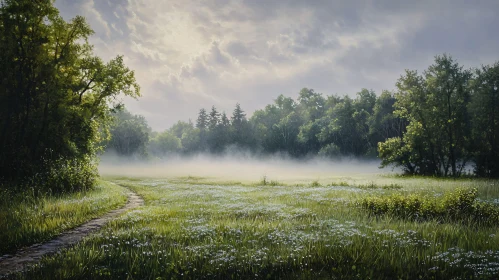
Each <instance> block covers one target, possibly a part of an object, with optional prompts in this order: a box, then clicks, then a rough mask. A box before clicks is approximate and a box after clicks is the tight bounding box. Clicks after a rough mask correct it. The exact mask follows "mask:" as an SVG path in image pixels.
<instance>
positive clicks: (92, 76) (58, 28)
mask: <svg viewBox="0 0 499 280" xmlns="http://www.w3.org/2000/svg"><path fill="white" fill-rule="evenodd" d="M2 3H3V4H2V6H1V7H0V51H1V52H2V56H1V57H0V71H1V76H2V79H0V100H1V102H0V145H1V147H2V149H1V151H0V178H1V179H2V180H3V181H4V182H6V181H19V182H20V181H29V180H31V179H32V178H34V176H37V178H38V179H37V184H36V185H37V186H44V185H46V186H47V185H50V184H52V185H51V186H50V187H51V188H53V189H57V188H59V189H68V188H69V189H71V188H72V189H77V188H86V187H91V186H92V184H93V179H94V178H95V176H96V171H95V162H94V159H95V153H96V152H97V145H96V143H98V142H100V140H101V139H100V138H101V137H102V135H106V134H105V133H104V134H102V133H101V132H102V131H106V127H107V126H108V125H109V120H110V113H111V110H110V107H119V105H120V103H119V102H117V101H116V100H118V99H117V96H118V95H120V94H124V95H127V96H131V97H138V96H139V86H138V85H137V83H136V82H135V77H134V73H133V71H131V70H130V69H128V68H127V67H126V66H125V65H124V63H123V58H122V57H121V56H118V57H116V58H115V59H112V60H111V61H109V62H108V63H104V62H103V61H102V60H101V59H100V58H98V57H96V56H94V55H93V53H92V46H91V45H90V44H89V43H88V41H87V39H88V37H89V36H90V35H91V34H92V33H93V31H92V30H91V29H90V27H89V26H88V24H87V23H86V22H85V19H84V18H83V17H80V16H77V17H75V18H74V19H72V20H71V21H70V22H66V21H64V20H63V19H62V17H60V16H59V13H58V11H57V9H56V8H54V7H53V3H52V1H30V0H5V1H3V2H2ZM63 169H65V170H69V169H72V171H71V172H66V173H65V172H63V171H64V170H63ZM54 174H55V175H54ZM58 174H60V175H58ZM64 174H73V176H69V177H64V176H65V175H64ZM54 176H55V177H57V176H58V177H57V178H59V179H56V178H55V177H54ZM61 176H62V177H61ZM54 182H57V186H55V183H54Z"/></svg>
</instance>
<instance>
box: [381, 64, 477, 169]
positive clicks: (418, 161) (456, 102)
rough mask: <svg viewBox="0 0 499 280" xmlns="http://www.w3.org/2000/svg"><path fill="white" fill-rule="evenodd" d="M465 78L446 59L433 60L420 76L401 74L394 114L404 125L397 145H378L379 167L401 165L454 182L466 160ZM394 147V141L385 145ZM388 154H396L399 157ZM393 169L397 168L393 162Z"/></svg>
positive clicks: (466, 95) (467, 138) (468, 126)
mask: <svg viewBox="0 0 499 280" xmlns="http://www.w3.org/2000/svg"><path fill="white" fill-rule="evenodd" d="M470 77H471V76H470V72H469V71H465V70H463V69H462V67H461V66H459V64H457V63H456V62H455V61H454V60H453V59H452V58H451V57H450V56H447V55H443V56H436V57H435V63H434V64H433V65H431V66H430V67H428V69H427V70H426V71H425V72H424V76H421V75H418V74H417V72H416V71H406V74H405V76H402V77H401V78H400V79H399V80H398V82H397V88H398V92H397V94H396V99H397V101H396V102H395V104H394V106H395V108H396V110H395V114H396V115H398V116H399V117H400V118H403V119H406V120H407V121H408V125H407V127H406V131H405V132H404V134H403V137H402V139H398V140H397V141H399V144H397V145H394V143H387V144H386V145H384V144H380V146H379V148H380V156H381V157H382V160H383V161H384V162H385V164H388V163H389V161H390V160H397V159H404V161H405V162H409V163H411V165H414V168H412V169H411V170H413V171H414V172H415V173H419V174H424V175H436V176H442V175H443V176H447V175H452V176H459V175H460V174H461V172H462V171H463V169H464V167H465V165H466V162H467V161H468V160H469V159H470V156H471V154H470V153H469V146H470V142H469V131H470V120H469V116H468V113H467V110H466V107H467V104H468V102H469V92H468V90H467V88H468V83H469V80H470ZM390 141H395V140H390ZM390 149H402V150H403V151H404V152H403V153H402V154H403V156H401V157H398V156H397V157H393V156H390V157H388V158H387V157H384V156H383V155H395V154H400V153H398V152H397V151H392V150H390ZM393 163H394V164H395V165H400V164H403V163H401V162H393Z"/></svg>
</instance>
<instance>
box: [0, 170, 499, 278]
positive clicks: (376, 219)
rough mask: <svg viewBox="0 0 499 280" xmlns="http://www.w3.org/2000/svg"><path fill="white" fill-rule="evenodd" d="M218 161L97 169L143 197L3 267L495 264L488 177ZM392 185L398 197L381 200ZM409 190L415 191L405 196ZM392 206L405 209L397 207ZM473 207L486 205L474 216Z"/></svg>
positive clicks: (437, 272)
mask: <svg viewBox="0 0 499 280" xmlns="http://www.w3.org/2000/svg"><path fill="white" fill-rule="evenodd" d="M158 168H159V167H158ZM185 172H186V173H189V172H190V173H191V174H196V172H195V171H194V170H190V171H185ZM228 172H229V173H228V174H232V175H231V176H229V175H227V176H220V175H221V174H216V175H217V176H211V177H210V176H198V175H184V174H181V175H182V176H171V175H172V174H167V172H166V171H165V176H163V177H161V176H160V173H154V174H153V173H149V174H147V172H146V173H144V172H142V173H141V174H139V173H137V174H133V173H131V172H125V173H127V174H128V176H127V177H123V176H122V175H117V174H116V173H113V172H107V175H105V176H104V178H103V179H105V180H107V181H109V182H111V183H109V184H108V185H109V186H115V184H116V185H117V186H121V187H124V188H129V189H131V190H133V191H135V192H136V193H138V194H139V195H140V196H142V197H143V198H144V200H145V205H144V206H141V207H139V208H136V209H134V210H131V211H129V212H127V213H126V214H123V215H122V216H120V217H119V218H117V219H115V220H113V221H112V222H110V223H109V224H108V225H107V226H105V227H104V228H103V229H102V230H100V231H99V232H98V233H96V234H94V235H91V236H89V237H88V238H86V239H85V240H84V241H83V242H82V243H80V244H78V245H76V246H74V247H73V248H69V249H65V250H63V251H61V252H60V253H59V254H57V255H54V256H50V257H46V258H44V259H43V261H42V262H41V264H39V265H37V266H35V267H33V268H32V269H29V270H27V271H25V272H23V273H18V274H15V275H11V276H10V277H9V278H12V279H311V278H315V279H497V275H499V232H498V226H497V224H493V223H484V222H483V220H487V219H492V220H493V219H496V218H497V212H495V211H496V210H497V208H498V207H499V181H495V180H477V179H435V178H422V177H404V176H399V175H396V174H393V173H382V174H379V173H371V172H368V173H366V172H364V173H362V171H360V172H346V171H344V170H342V171H341V172H339V173H334V172H331V173H327V172H324V173H321V175H320V176H319V175H317V174H308V175H309V178H308V179H307V178H305V177H303V176H302V175H303V174H305V173H306V172H305V171H303V172H302V173H297V172H295V171H293V172H291V173H294V174H295V175H297V174H298V175H300V176H299V178H298V177H296V176H295V177H293V176H291V175H290V174H291V173H290V174H286V175H285V176H281V175H280V174H277V173H275V174H274V175H273V173H272V172H277V171H275V170H271V171H268V172H267V173H266V174H260V176H257V177H254V174H251V175H248V174H246V175H248V176H242V175H241V176H234V174H233V173H232V172H231V171H228ZM104 173H105V172H104ZM167 175H168V176H167ZM252 176H253V177H252ZM252 178H253V179H252ZM283 178H288V179H287V180H285V179H284V180H283ZM393 197H398V198H400V199H401V201H402V202H400V201H399V202H391V201H393V199H392V198H393ZM411 197H412V198H414V197H417V198H421V200H420V201H419V200H417V201H419V202H418V203H416V204H417V205H416V204H414V203H413V202H414V201H413V200H414V199H413V200H410V199H409V198H411ZM388 198H390V199H388ZM405 198H408V200H407V201H406V200H404V199H405ZM371 200H376V201H377V202H376V203H379V205H378V204H374V205H375V206H380V208H379V209H381V208H383V207H382V206H383V205H382V203H385V202H387V201H388V202H389V203H388V204H386V205H385V206H386V209H385V208H383V209H385V210H387V211H384V212H383V211H381V212H373V211H372V209H371V208H369V207H367V206H366V205H367V204H366V203H367V202H366V201H371ZM411 201H412V202H411ZM449 201H450V202H449ZM390 203H391V204H390ZM397 203H398V204H397ZM404 203H405V204H404ZM411 203H412V204H411ZM387 205H388V206H387ZM414 205H416V206H417V207H419V208H417V207H416V206H414ZM429 205H430V206H431V205H433V206H434V207H436V208H435V209H437V210H438V211H440V212H438V211H437V210H435V209H433V210H434V211H436V212H435V213H437V212H438V213H437V214H439V213H440V214H442V213H444V214H442V215H443V216H442V215H440V214H439V215H440V216H438V215H433V216H432V215H430V216H427V217H426V218H425V219H422V218H421V217H419V216H418V217H414V216H411V215H412V214H413V213H423V212H424V211H430V210H431V209H430V206H429ZM435 205H436V206H435ZM371 206H372V205H371ZM397 207H398V208H397ZM404 207H405V208H404ZM410 207H413V208H414V207H416V208H417V209H416V208H414V209H416V210H414V209H413V208H410ZM406 208H407V209H409V208H410V209H413V210H411V211H412V212H411V211H409V210H407V209H406ZM376 209H378V208H376ZM379 209H378V210H379ZM400 209H402V210H404V211H402V212H400V213H409V215H406V216H404V215H401V214H400V213H399V212H397V210H400ZM428 209H430V210H428ZM484 209H485V210H484ZM406 210H407V211H406ZM442 211H443V212H442ZM425 213H426V212H425ZM484 214H486V215H489V216H486V217H487V219H482V220H480V219H479V218H480V217H482V216H483V215H484Z"/></svg>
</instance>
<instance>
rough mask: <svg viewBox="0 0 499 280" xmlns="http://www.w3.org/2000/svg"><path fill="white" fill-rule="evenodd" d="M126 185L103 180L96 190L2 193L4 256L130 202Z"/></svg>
mask: <svg viewBox="0 0 499 280" xmlns="http://www.w3.org/2000/svg"><path fill="white" fill-rule="evenodd" d="M124 190H125V189H124V188H123V187H120V186H118V185H115V184H112V183H109V182H104V181H101V182H99V183H98V184H97V186H96V187H95V188H94V189H93V190H88V191H85V192H77V193H72V194H65V195H60V196H50V195H43V196H36V195H35V194H34V193H33V192H29V191H27V192H24V193H23V194H22V195H19V194H11V193H8V192H6V191H4V192H2V193H1V194H0V201H1V202H2V203H1V204H0V256H1V255H3V254H7V253H12V252H14V251H15V250H16V249H19V248H21V247H23V246H28V245H31V244H34V243H38V242H42V241H45V240H48V239H51V238H52V237H54V236H55V235H57V234H59V233H61V232H63V231H65V230H67V229H70V228H73V227H75V226H77V225H80V224H82V223H84V222H86V221H88V220H90V219H92V218H96V217H98V216H101V215H102V214H104V213H106V212H107V211H109V210H111V209H115V208H118V207H119V206H121V205H124V204H125V202H126V199H127V197H126V194H125V192H124Z"/></svg>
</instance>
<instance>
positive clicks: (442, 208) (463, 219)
mask: <svg viewBox="0 0 499 280" xmlns="http://www.w3.org/2000/svg"><path fill="white" fill-rule="evenodd" d="M476 198H477V189H476V188H474V189H457V190H455V191H453V192H450V193H447V194H446V195H444V196H443V197H442V198H436V197H429V196H420V195H416V194H410V195H406V194H402V193H396V194H392V195H390V196H384V197H383V196H378V197H367V198H363V199H361V200H360V202H359V205H360V206H361V208H363V209H364V210H366V211H367V212H368V213H369V214H370V215H374V216H384V215H389V216H394V217H398V218H402V219H410V220H416V221H426V220H437V221H439V222H460V223H474V224H481V225H495V224H497V223H498V222H499V209H498V207H497V206H495V205H492V204H489V203H485V202H478V201H477V199H476Z"/></svg>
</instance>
